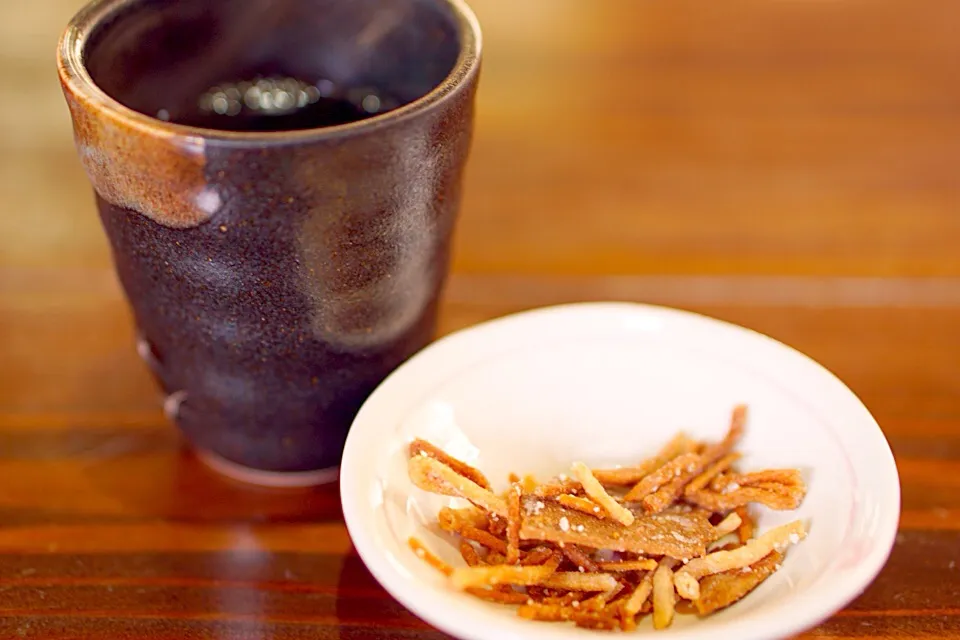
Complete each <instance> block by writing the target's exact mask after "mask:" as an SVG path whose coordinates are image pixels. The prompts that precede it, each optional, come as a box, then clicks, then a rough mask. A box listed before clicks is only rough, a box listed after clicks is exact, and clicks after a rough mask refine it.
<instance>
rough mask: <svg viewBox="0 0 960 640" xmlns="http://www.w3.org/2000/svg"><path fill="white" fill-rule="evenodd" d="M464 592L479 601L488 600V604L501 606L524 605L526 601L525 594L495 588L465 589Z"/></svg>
mask: <svg viewBox="0 0 960 640" xmlns="http://www.w3.org/2000/svg"><path fill="white" fill-rule="evenodd" d="M464 591H466V592H467V593H469V594H470V595H472V596H475V597H477V598H480V599H481V600H489V601H490V602H500V603H503V604H524V603H525V602H526V601H527V600H528V598H527V596H526V595H525V594H523V593H520V592H518V591H513V590H507V589H497V588H495V587H494V588H490V589H488V588H486V587H467V588H466V589H464Z"/></svg>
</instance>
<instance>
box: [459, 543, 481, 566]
mask: <svg viewBox="0 0 960 640" xmlns="http://www.w3.org/2000/svg"><path fill="white" fill-rule="evenodd" d="M460 557H461V558H463V561H464V562H466V563H467V566H468V567H479V566H480V565H481V564H483V560H481V559H480V554H479V553H477V550H476V549H474V548H473V545H472V544H470V543H469V542H468V541H466V540H461V541H460Z"/></svg>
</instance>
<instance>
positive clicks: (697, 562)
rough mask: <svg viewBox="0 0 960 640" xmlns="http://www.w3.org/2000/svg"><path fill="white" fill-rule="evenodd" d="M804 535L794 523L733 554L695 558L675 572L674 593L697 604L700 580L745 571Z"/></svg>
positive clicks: (799, 539)
mask: <svg viewBox="0 0 960 640" xmlns="http://www.w3.org/2000/svg"><path fill="white" fill-rule="evenodd" d="M806 535H807V532H806V529H805V528H804V526H803V523H802V522H800V521H799V520H795V521H794V522H791V523H789V524H785V525H781V526H779V527H776V528H775V529H771V530H770V531H767V532H766V533H764V534H763V535H762V536H760V537H759V538H755V539H753V540H750V541H749V542H747V544H745V545H743V546H742V547H738V548H736V549H734V550H732V551H715V552H713V553H711V554H709V555H706V556H704V557H702V558H695V559H693V560H691V561H690V562H688V563H687V564H686V565H684V566H683V567H681V568H680V569H679V570H678V571H677V574H676V576H675V581H676V584H677V593H679V594H680V595H681V596H682V597H684V598H686V599H688V600H696V599H697V598H699V597H700V585H699V583H698V582H697V580H699V579H700V578H702V577H704V576H708V575H710V574H714V573H722V572H724V571H730V570H731V569H742V568H743V567H747V566H749V565H751V564H753V563H755V562H758V561H759V560H761V559H762V558H763V557H764V556H766V555H767V554H769V553H771V552H772V551H783V550H784V549H786V548H787V546H789V545H791V544H797V543H798V542H800V541H801V540H802V539H803V538H804V537H806Z"/></svg>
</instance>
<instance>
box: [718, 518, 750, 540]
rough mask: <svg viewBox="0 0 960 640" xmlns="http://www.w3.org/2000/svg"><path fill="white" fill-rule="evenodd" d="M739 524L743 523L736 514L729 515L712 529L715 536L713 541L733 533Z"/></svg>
mask: <svg viewBox="0 0 960 640" xmlns="http://www.w3.org/2000/svg"><path fill="white" fill-rule="evenodd" d="M741 524H743V521H742V520H741V519H740V516H739V515H738V514H737V513H736V512H734V513H731V514H730V515H728V516H727V517H726V518H724V519H723V520H722V521H721V522H720V524H718V525H717V526H715V527H714V528H713V532H714V535H716V538H714V540H719V539H720V538H722V537H723V536H726V535H729V534H731V533H733V532H734V531H736V530H737V529H739V528H740V525H741Z"/></svg>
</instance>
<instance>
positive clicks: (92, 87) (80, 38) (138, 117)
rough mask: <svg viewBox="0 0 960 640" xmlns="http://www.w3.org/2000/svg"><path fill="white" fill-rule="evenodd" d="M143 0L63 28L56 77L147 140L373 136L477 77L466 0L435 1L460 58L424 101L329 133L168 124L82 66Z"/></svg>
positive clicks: (478, 41)
mask: <svg viewBox="0 0 960 640" xmlns="http://www.w3.org/2000/svg"><path fill="white" fill-rule="evenodd" d="M141 1H142V0H93V1H92V2H90V3H89V4H87V5H86V6H85V7H84V8H82V9H81V10H80V11H79V12H78V13H77V14H76V15H75V16H74V17H73V19H72V20H71V21H70V23H69V24H68V25H67V28H66V29H65V30H64V32H63V34H62V35H61V36H60V42H59V44H58V47H57V71H58V73H59V75H60V82H61V84H62V85H63V87H64V90H65V91H68V92H69V93H71V94H72V95H73V96H74V97H76V98H77V99H79V100H82V101H84V102H86V103H87V104H88V106H90V107H91V108H92V109H94V110H96V111H100V112H101V113H102V114H103V115H106V116H107V117H109V118H111V119H114V120H116V121H118V123H120V124H122V125H124V126H126V127H130V128H133V129H136V130H140V131H142V132H144V133H147V134H151V135H164V136H168V135H178V136H184V137H190V138H199V139H203V140H215V141H219V142H222V143H225V144H230V143H241V144H250V143H256V144H261V145H270V144H283V143H289V142H311V141H321V140H334V139H338V138H342V137H345V136H348V135H354V134H359V133H367V132H372V131H376V130H378V129H381V128H383V127H385V126H390V125H393V124H396V123H398V122H401V121H406V120H409V119H410V118H413V117H416V116H417V115H419V114H421V113H424V112H426V111H430V110H431V109H434V108H436V107H437V106H438V105H440V104H442V103H444V102H446V101H447V100H450V99H452V98H453V97H454V96H455V95H456V94H457V93H459V90H461V89H462V88H463V87H465V86H467V85H468V84H469V80H470V79H471V78H472V77H473V76H474V75H476V74H477V72H478V69H479V67H480V58H481V51H482V45H483V36H482V32H481V29H480V23H479V21H478V20H477V16H476V14H474V12H473V10H472V9H471V8H470V7H469V5H467V3H466V1H465V0H434V1H435V2H437V3H438V4H441V5H445V6H446V7H447V8H448V9H449V10H450V11H451V13H452V14H453V16H454V19H455V21H456V24H457V33H458V35H459V36H460V39H461V44H460V52H459V54H458V55H457V60H456V62H455V63H454V65H453V68H452V69H451V70H450V72H449V73H448V74H447V76H446V77H445V78H444V79H443V80H442V81H441V82H440V83H439V84H437V85H436V86H435V87H434V88H433V89H431V90H430V91H429V92H428V93H426V94H425V95H423V96H421V97H419V98H417V99H416V100H413V101H412V102H409V103H407V104H405V105H403V106H402V107H399V108H397V109H394V110H392V111H388V112H386V113H382V114H378V115H375V116H373V117H371V118H367V119H365V120H359V121H356V122H348V123H345V124H339V125H334V126H329V127H318V128H313V129H293V130H288V131H227V130H221V129H210V128H206V127H195V126H190V125H184V124H178V123H174V122H167V121H164V120H160V119H159V118H154V117H151V116H149V115H147V114H145V113H141V112H139V111H136V110H134V109H131V108H130V107H127V106H126V105H124V104H122V103H121V102H120V101H119V100H117V99H116V98H114V97H113V96H111V95H109V94H108V93H107V92H106V91H104V90H103V89H102V88H100V86H99V85H98V84H97V83H96V82H94V80H93V78H92V77H91V76H90V73H89V71H88V70H87V68H86V65H85V64H84V62H83V58H84V53H85V51H86V46H87V44H88V41H89V39H90V36H91V35H92V34H93V33H94V32H95V31H96V29H97V28H98V27H100V26H101V25H103V24H105V23H107V22H108V21H109V20H110V19H111V18H112V17H113V16H115V15H116V14H117V13H118V12H119V11H121V10H122V9H124V8H126V7H129V6H130V5H133V4H136V3H137V2H141Z"/></svg>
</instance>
